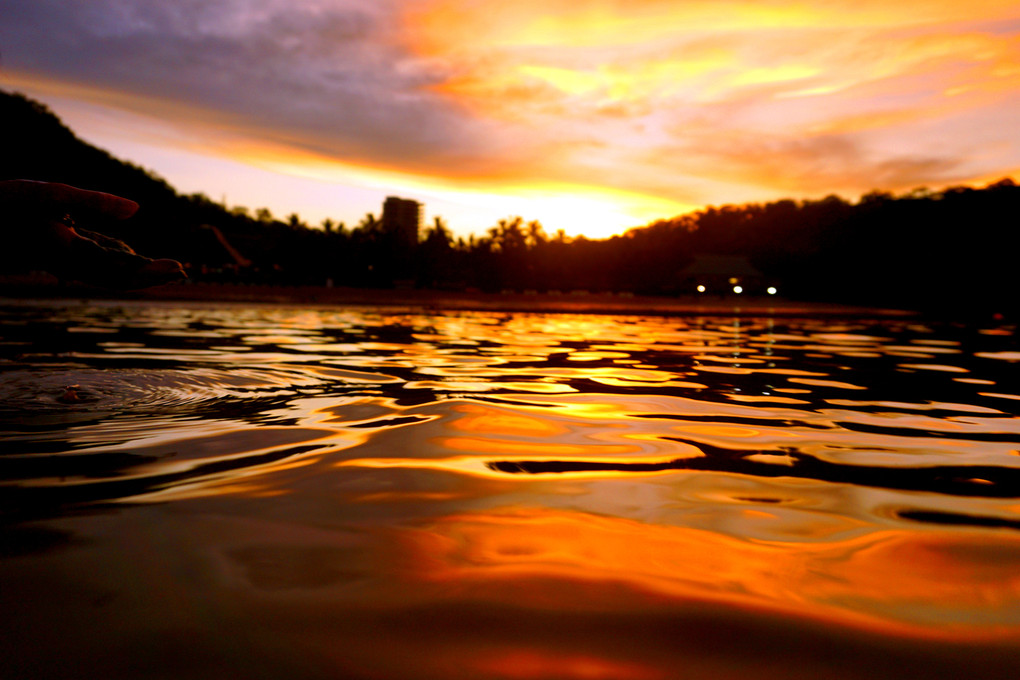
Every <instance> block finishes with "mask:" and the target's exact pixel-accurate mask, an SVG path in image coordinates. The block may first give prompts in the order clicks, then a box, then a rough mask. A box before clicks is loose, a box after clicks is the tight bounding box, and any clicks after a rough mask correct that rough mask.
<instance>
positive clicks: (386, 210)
mask: <svg viewBox="0 0 1020 680" xmlns="http://www.w3.org/2000/svg"><path fill="white" fill-rule="evenodd" d="M421 211H422V204H421V203H419V202H418V201H412V200H409V199H406V198H397V197H396V196H387V197H386V200H385V201H384V202H383V211H382V228H383V232H385V233H386V234H388V235H389V236H390V237H391V238H392V239H393V242H394V244H395V245H396V246H397V247H398V248H400V249H402V250H413V249H414V248H415V247H416V246H417V245H418V231H419V230H420V228H421Z"/></svg>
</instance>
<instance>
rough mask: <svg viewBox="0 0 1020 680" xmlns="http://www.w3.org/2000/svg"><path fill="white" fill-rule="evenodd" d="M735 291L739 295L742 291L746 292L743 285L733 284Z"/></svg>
mask: <svg viewBox="0 0 1020 680" xmlns="http://www.w3.org/2000/svg"><path fill="white" fill-rule="evenodd" d="M733 292H734V293H736V294H737V295H740V294H741V293H743V292H744V289H743V287H742V286H733Z"/></svg>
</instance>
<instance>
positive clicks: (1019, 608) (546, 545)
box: [0, 302, 1020, 678]
mask: <svg viewBox="0 0 1020 680" xmlns="http://www.w3.org/2000/svg"><path fill="white" fill-rule="evenodd" d="M69 386H76V387H75V388H74V389H73V390H71V393H70V394H69V391H68V389H67V388H68V387H69ZM1018 413H1020V345H1018V342H1017V335H1016V329H1015V328H1014V327H1013V326H1009V325H1002V324H987V325H962V324H952V323H932V322H922V321H916V320H888V319H885V320H867V319H863V320H862V319H856V320H845V321H844V320H838V319H794V318H780V317H776V318H768V317H763V318H734V317H725V316H720V317H693V318H669V317H637V316H634V317H628V316H598V315H563V314H545V315H543V314H519V313H515V314H502V313H494V312H484V313H482V312H456V313H439V312H436V313H424V312H422V311H415V310H397V309H389V310H387V309H369V308H361V309H311V308H286V307H274V306H213V305H191V306H182V305H171V304H155V305H153V304H141V303H105V304H87V303H60V302H54V303H48V304H41V303H40V304H29V303H7V304H6V305H4V306H2V307H0V484H2V485H3V488H2V489H0V499H2V500H0V513H2V515H0V539H2V544H0V545H2V547H0V584H2V585H0V608H2V611H4V616H3V618H2V623H0V658H4V659H7V660H8V661H5V663H6V664H7V668H6V669H5V675H4V677H26V678H27V677H69V676H73V675H78V676H81V677H85V676H89V677H99V676H105V677H112V678H116V677H132V678H136V677H142V678H150V677H151V678H162V677H166V678H173V677H185V676H186V677H200V678H201V677H209V678H213V677H217V678H218V677H226V676H228V675H229V676H230V677H240V678H247V677H252V678H262V677H264V678H280V677H291V678H306V677H307V678H319V677H323V678H329V677H337V678H423V677H448V678H701V677H705V678H707V677H712V678H719V677H723V678H726V677H740V678H756V677H777V678H779V677H782V678H790V677H805V678H808V677H812V678H815V677H906V676H917V675H920V674H922V673H923V674H924V675H926V676H930V677H964V676H969V677H1013V674H1014V673H1015V667H1016V664H1017V663H1018V662H1020V532H1018V529H1020V465H1018V460H1020V459H1018V455H1020V418H1018V417H1017V415H1018ZM69 668H73V669H74V672H70V673H69V670H68V669H69ZM224 669H229V673H226V675H225V670H224Z"/></svg>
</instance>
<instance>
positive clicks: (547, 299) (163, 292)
mask: <svg viewBox="0 0 1020 680" xmlns="http://www.w3.org/2000/svg"><path fill="white" fill-rule="evenodd" d="M5 279H6V280H5ZM11 279H12V277H3V279H0V297H2V298H7V299H17V300H21V301H24V300H30V299H59V298H71V299H87V300H126V301H131V300H136V301H153V302H156V301H158V302H200V303H209V304H216V303H243V304H277V305H302V306H331V307H333V306H339V307H382V308H404V309H413V310H421V311H489V312H531V313H566V314H626V315H632V316H641V315H651V316H786V317H790V316H826V317H856V318H865V317H866V318H910V317H912V316H916V313H915V312H911V311H906V310H895V309H879V308H872V307H859V306H853V305H840V304H828V303H818V302H798V301H790V300H784V299H781V298H773V297H750V296H749V297H740V298H738V297H735V296H729V297H722V296H708V295H706V296H698V297H695V296H678V297H665V296H645V295H627V294H613V293H588V292H586V291H573V292H567V293H533V292H527V293H521V292H506V293H482V292H469V291H446V290H420V289H370V288H346V287H333V288H330V287H326V286H267V285H245V284H229V283H176V284H168V285H164V286H158V287H156V288H150V289H147V290H141V291H111V290H103V289H98V288H87V287H83V286H64V285H58V284H54V283H53V282H52V281H45V280H43V281H39V280H36V281H28V280H24V279H23V280H20V281H12V280H11Z"/></svg>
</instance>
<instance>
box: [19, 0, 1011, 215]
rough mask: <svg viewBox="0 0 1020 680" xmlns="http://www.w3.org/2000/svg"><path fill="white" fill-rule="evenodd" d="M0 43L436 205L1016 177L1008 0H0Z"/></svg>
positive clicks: (62, 71) (765, 193)
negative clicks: (568, 194) (483, 196)
mask: <svg viewBox="0 0 1020 680" xmlns="http://www.w3.org/2000/svg"><path fill="white" fill-rule="evenodd" d="M0 51H2V54H3V64H4V68H5V69H6V70H7V71H8V72H9V73H11V74H14V75H16V76H17V77H19V78H21V79H22V80H24V79H32V78H34V79H37V80H39V81H40V82H41V81H44V80H45V81H47V82H50V83H56V84H63V86H65V87H66V86H70V85H71V84H74V85H76V86H78V87H79V88H83V89H81V90H80V91H81V92H89V93H91V94H90V95H88V96H91V97H93V98H106V100H107V101H108V102H109V103H111V105H114V106H120V107H124V108H128V109H133V110H134V111H135V112H140V113H145V114H148V115H153V116H160V115H166V116H172V117H173V118H174V120H176V121H177V122H178V123H180V124H186V125H193V126H194V127H195V128H196V129H197V128H202V127H203V126H204V128H205V129H206V134H207V136H209V137H210V139H211V138H213V137H216V136H217V135H220V136H222V137H223V138H227V137H230V138H232V139H234V140H244V144H243V146H245V148H246V152H245V153H246V154H247V155H249V156H252V157H254V156H257V155H258V154H259V148H264V149H270V148H272V150H273V151H272V154H270V153H269V152H268V151H266V152H265V154H266V156H267V158H268V157H269V156H270V155H272V156H273V157H274V158H277V159H278V158H279V156H280V154H281V153H286V150H287V149H290V150H292V151H293V152H294V158H293V163H292V165H293V164H296V163H299V162H301V160H300V159H302V158H306V157H312V158H316V159H319V160H321V161H324V162H325V161H329V160H330V159H333V160H335V161H337V162H338V163H343V164H345V166H346V167H362V168H365V169H366V170H374V171H385V172H390V173H395V175H394V176H396V175H402V176H406V177H408V178H417V179H415V180H414V182H415V183H417V186H424V185H427V184H429V182H433V183H434V184H435V185H436V186H437V187H441V190H442V191H443V192H445V194H444V195H453V193H455V192H456V191H457V188H458V187H460V188H461V189H462V190H463V191H465V192H484V191H489V192H493V193H500V192H502V193H503V194H507V193H513V192H517V193H522V194H523V193H526V189H527V188H528V187H531V188H533V189H534V190H535V191H538V192H546V193H548V192H549V191H554V190H556V189H555V188H556V187H558V188H560V189H561V190H563V191H567V190H571V191H574V190H576V191H578V192H580V193H583V194H584V195H585V196H587V197H589V198H591V197H592V196H595V195H596V194H597V193H598V192H599V191H600V190H602V191H603V192H604V195H605V197H607V198H606V200H610V199H609V198H608V197H611V196H616V197H620V196H626V197H627V199H626V200H627V205H628V208H627V210H628V211H629V212H626V211H624V212H626V214H629V215H632V216H637V215H638V213H641V210H639V209H638V208H637V207H636V206H637V205H638V204H639V203H640V202H641V200H642V199H641V197H642V196H643V197H644V200H645V203H646V206H647V207H648V210H651V209H652V208H653V207H654V209H656V210H662V209H666V210H668V209H669V208H670V207H673V208H675V209H680V208H682V207H684V206H691V207H693V206H697V205H699V204H704V203H719V202H725V201H741V200H752V199H754V200H760V199H763V198H769V197H777V196H780V195H793V196H800V195H808V194H819V193H827V192H830V191H839V192H843V193H851V194H852V193H855V192H859V193H863V192H864V191H867V190H869V189H871V188H876V187H878V188H888V189H902V188H909V187H910V186H917V185H922V184H926V185H938V184H942V183H946V182H955V181H967V180H971V179H978V178H986V177H989V176H994V175H995V174H997V173H998V174H1007V173H1010V172H1014V171H1016V170H1017V169H1020V141H1018V140H1020V120H1018V118H1017V117H1016V116H1015V113H1013V112H1015V111H1016V110H1020V6H1018V5H1017V4H1016V2H1015V1H1014V0H1009V1H1007V0H973V1H972V2H969V3H959V2H957V1H956V0H902V1H901V2H897V3H889V2H887V0H881V1H880V0H828V1H820V0H816V1H813V2H789V1H779V0H774V1H768V0H764V1H763V0H754V1H753V2H752V1H751V0H711V1H710V0H687V1H685V2H675V1H673V0H628V2H621V1H618V0H489V1H487V2H475V1H468V0H222V1H219V2H206V1H204V0H178V1H176V2H172V3H169V2H159V1H157V0H93V1H91V2H89V3H80V2H73V1H70V0H64V1H61V0H35V1H34V2H31V3H25V2H20V1H18V0H0ZM239 146H241V145H240V144H239V143H234V144H233V145H229V144H225V145H224V148H228V147H229V148H233V149H235V151H236V149H237V148H238V147H239ZM281 150H282V151H281ZM409 181H410V180H409ZM571 187H572V189H568V188H571ZM568 204H569V201H568ZM567 212H569V211H567ZM645 212H647V210H646V211H645ZM643 214H644V213H642V215H643ZM536 217H539V218H542V216H541V215H536ZM635 218H636V217H635ZM620 219H623V218H620ZM624 226H631V223H627V224H620V225H619V226H618V228H622V227H624ZM568 228H569V227H568Z"/></svg>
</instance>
